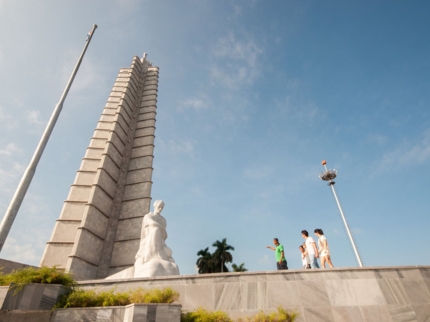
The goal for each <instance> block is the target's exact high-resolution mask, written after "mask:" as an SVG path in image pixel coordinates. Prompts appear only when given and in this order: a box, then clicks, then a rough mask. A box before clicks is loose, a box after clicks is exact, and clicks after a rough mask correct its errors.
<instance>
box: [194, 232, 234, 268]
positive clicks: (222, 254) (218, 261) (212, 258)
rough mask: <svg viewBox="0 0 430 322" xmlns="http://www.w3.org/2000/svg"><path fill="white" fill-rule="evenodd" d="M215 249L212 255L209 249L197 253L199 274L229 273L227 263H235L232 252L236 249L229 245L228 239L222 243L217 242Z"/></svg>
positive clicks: (214, 244) (214, 245)
mask: <svg viewBox="0 0 430 322" xmlns="http://www.w3.org/2000/svg"><path fill="white" fill-rule="evenodd" d="M212 246H213V247H215V251H214V252H213V253H211V252H210V251H209V247H206V248H205V249H201V250H199V251H198V252H197V256H199V257H198V259H197V262H196V265H197V267H198V272H199V274H208V273H223V272H228V271H229V270H228V267H227V266H226V263H231V262H232V261H233V255H232V254H231V252H230V251H233V250H234V247H233V246H231V245H228V244H227V238H224V239H222V240H221V241H219V240H217V241H215V242H214V243H213V244H212Z"/></svg>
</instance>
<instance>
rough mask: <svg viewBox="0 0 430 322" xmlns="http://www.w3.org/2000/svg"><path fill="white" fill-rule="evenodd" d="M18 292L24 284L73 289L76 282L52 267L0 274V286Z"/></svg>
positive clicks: (28, 268)
mask: <svg viewBox="0 0 430 322" xmlns="http://www.w3.org/2000/svg"><path fill="white" fill-rule="evenodd" d="M11 283H13V288H14V289H15V291H16V292H19V291H20V290H21V289H22V288H23V287H24V286H25V285H26V284H30V283H40V284H61V285H64V286H66V287H73V286H74V285H75V284H76V282H75V280H74V279H73V278H72V275H71V274H69V273H65V272H64V271H62V270H59V269H57V268H56V267H55V266H54V267H46V266H43V267H40V268H34V267H26V268H22V269H17V270H14V271H13V272H12V273H9V274H0V285H2V286H5V285H10V284H11Z"/></svg>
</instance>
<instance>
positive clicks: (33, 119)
mask: <svg viewBox="0 0 430 322" xmlns="http://www.w3.org/2000/svg"><path fill="white" fill-rule="evenodd" d="M27 121H28V123H30V124H37V125H42V124H44V122H43V121H42V120H41V119H40V112H39V111H29V112H27Z"/></svg>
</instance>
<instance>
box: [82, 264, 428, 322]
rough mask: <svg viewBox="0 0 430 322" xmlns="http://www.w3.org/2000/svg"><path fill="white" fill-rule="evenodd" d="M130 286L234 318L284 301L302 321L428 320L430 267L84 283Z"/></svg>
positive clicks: (186, 306) (89, 285) (122, 288)
mask: <svg viewBox="0 0 430 322" xmlns="http://www.w3.org/2000/svg"><path fill="white" fill-rule="evenodd" d="M79 284H80V286H81V287H82V288H85V289H97V290H100V291H101V290H108V289H112V288H114V287H115V288H116V290H117V291H125V290H128V289H132V288H137V287H143V288H160V287H166V286H170V287H172V288H173V289H175V290H176V291H177V292H179V294H180V299H179V302H180V304H182V309H183V310H193V309H195V308H196V307H198V306H203V307H204V308H206V309H209V310H223V311H226V312H227V313H229V314H230V316H231V317H232V318H237V317H240V316H246V315H251V314H254V313H256V312H259V311H260V310H263V311H272V310H275V309H276V308H277V307H278V306H279V305H282V306H283V307H284V308H288V309H292V310H296V311H298V312H299V313H300V318H299V321H306V322H311V321H318V322H321V321H429V319H428V318H429V317H430V266H403V267H365V268H342V269H326V270H323V269H319V270H289V271H270V272H244V273H220V274H202V275H186V276H170V277H155V278H136V279H123V280H90V281H81V282H79Z"/></svg>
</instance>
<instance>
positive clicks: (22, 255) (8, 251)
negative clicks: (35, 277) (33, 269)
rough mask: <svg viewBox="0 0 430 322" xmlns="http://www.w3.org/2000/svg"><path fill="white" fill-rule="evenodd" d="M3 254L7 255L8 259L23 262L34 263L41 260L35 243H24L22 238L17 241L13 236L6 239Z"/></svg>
mask: <svg viewBox="0 0 430 322" xmlns="http://www.w3.org/2000/svg"><path fill="white" fill-rule="evenodd" d="M27 233H28V232H27ZM5 255H6V256H5ZM3 256H5V257H7V259H8V260H11V261H14V262H18V263H23V264H30V263H31V264H33V265H34V264H36V263H38V261H39V260H40V254H39V253H38V252H37V251H36V249H35V248H34V244H33V243H30V242H28V243H25V244H23V243H22V240H20V241H19V242H17V240H16V239H14V238H11V237H8V238H7V239H6V243H5V245H4V249H3Z"/></svg>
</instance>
